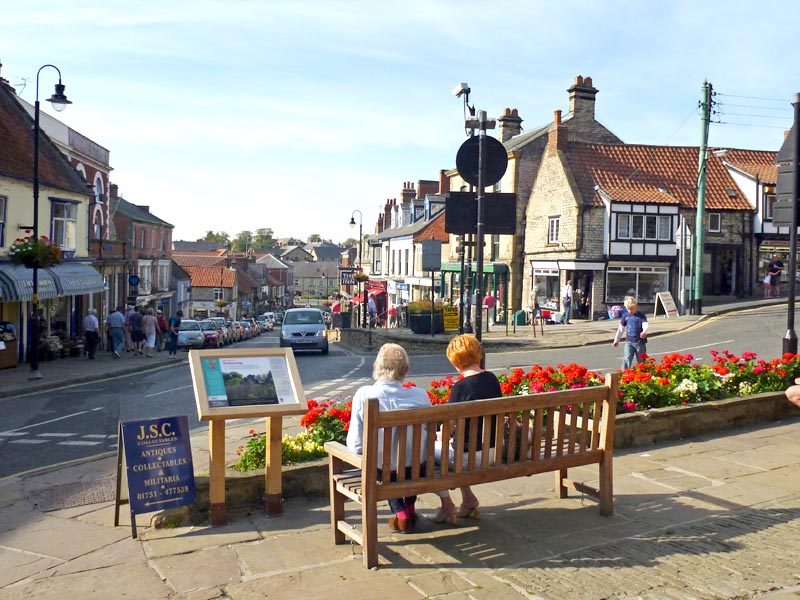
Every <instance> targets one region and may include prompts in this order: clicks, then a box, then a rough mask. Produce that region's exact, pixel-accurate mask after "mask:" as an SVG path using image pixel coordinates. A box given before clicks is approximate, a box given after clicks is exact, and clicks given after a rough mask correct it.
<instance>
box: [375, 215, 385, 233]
mask: <svg viewBox="0 0 800 600" xmlns="http://www.w3.org/2000/svg"><path fill="white" fill-rule="evenodd" d="M382 232H383V215H378V224H377V225H375V233H382Z"/></svg>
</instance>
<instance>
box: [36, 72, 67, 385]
mask: <svg viewBox="0 0 800 600" xmlns="http://www.w3.org/2000/svg"><path fill="white" fill-rule="evenodd" d="M46 67H52V68H53V69H55V70H56V71H57V72H58V83H57V84H56V87H55V92H54V93H53V95H52V96H51V97H50V98H48V99H47V101H48V102H50V103H51V104H52V105H53V108H54V109H55V110H57V111H59V112H61V111H62V110H64V109H65V108H66V107H67V104H72V102H70V101H69V100H67V96H66V95H65V94H64V88H65V86H64V85H63V84H62V83H61V71H59V69H58V67H56V66H55V65H43V66H41V67H39V70H38V71H36V102H35V103H34V105H33V239H34V240H38V239H39V74H40V73H41V72H42V69H44V68H46ZM40 335H41V332H40V326H39V263H38V261H34V263H33V296H32V298H31V315H30V318H29V319H28V359H29V360H30V362H31V374H30V377H29V379H41V378H42V374H41V373H40V372H39V337H40Z"/></svg>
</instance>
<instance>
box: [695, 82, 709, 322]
mask: <svg viewBox="0 0 800 600" xmlns="http://www.w3.org/2000/svg"><path fill="white" fill-rule="evenodd" d="M700 109H701V110H702V115H701V117H700V121H701V127H702V134H701V135H702V137H701V140H700V161H699V165H698V169H697V220H696V221H695V232H694V243H695V245H694V248H695V250H694V261H695V262H694V296H693V297H692V314H695V315H702V314H703V255H704V254H705V253H704V252H703V246H704V244H705V223H704V222H705V204H706V167H707V166H708V159H707V157H706V154H707V153H708V126H709V123H710V122H711V84H710V83H708V81H704V82H703V99H702V100H701V101H700Z"/></svg>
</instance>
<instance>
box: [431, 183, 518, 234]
mask: <svg viewBox="0 0 800 600" xmlns="http://www.w3.org/2000/svg"><path fill="white" fill-rule="evenodd" d="M483 207H484V208H483V211H484V213H483V215H484V224H483V233H484V234H486V235H515V234H516V233H517V195H516V194H501V193H491V194H486V195H485V196H484V203H483ZM477 224H478V201H477V196H476V194H475V192H448V193H447V194H446V195H445V209H444V230H445V232H446V233H453V234H457V235H464V234H466V233H477V231H476V230H477Z"/></svg>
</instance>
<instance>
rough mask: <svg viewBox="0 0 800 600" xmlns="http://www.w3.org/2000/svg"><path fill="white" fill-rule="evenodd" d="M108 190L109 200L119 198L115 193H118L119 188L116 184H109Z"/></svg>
mask: <svg viewBox="0 0 800 600" xmlns="http://www.w3.org/2000/svg"><path fill="white" fill-rule="evenodd" d="M108 188H109V190H110V192H109V196H110V197H111V198H119V196H118V195H117V193H118V192H119V186H117V184H116V183H112V184H109V186H108Z"/></svg>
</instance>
